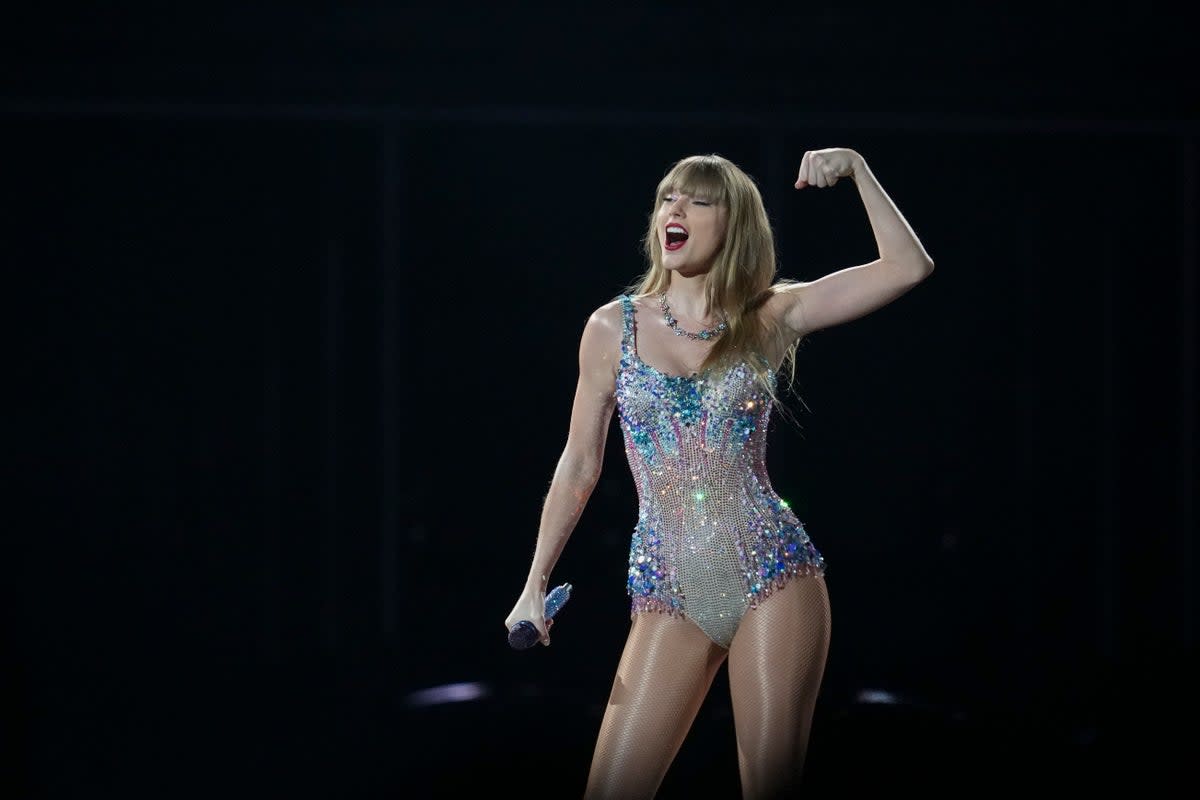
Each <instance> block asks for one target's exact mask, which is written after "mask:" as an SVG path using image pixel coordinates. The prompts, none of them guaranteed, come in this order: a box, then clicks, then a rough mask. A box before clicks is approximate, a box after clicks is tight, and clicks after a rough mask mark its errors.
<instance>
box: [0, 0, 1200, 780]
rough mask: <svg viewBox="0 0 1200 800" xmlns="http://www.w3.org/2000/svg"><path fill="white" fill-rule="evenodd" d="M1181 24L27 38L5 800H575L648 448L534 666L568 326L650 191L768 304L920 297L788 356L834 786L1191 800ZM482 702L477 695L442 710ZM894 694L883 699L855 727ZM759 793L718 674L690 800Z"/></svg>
mask: <svg viewBox="0 0 1200 800" xmlns="http://www.w3.org/2000/svg"><path fill="white" fill-rule="evenodd" d="M1166 8H1167V6H1166V5H1163V6H1161V7H1159V6H1158V5H1157V4H1152V3H1140V4H1137V5H1126V6H1121V7H1118V8H1116V9H1114V10H1112V11H1110V12H1106V13H1103V14H1101V13H1099V12H1097V11H1095V10H1094V9H1093V8H1091V7H1087V8H1086V9H1083V10H1081V9H1076V10H1072V11H1070V12H1068V11H1061V12H1056V11H1054V10H1053V9H1049V8H1044V7H1043V8H1033V7H1031V8H1028V9H1024V10H1022V9H1020V8H1017V7H1012V6H1008V7H1005V8H1003V9H1000V8H999V7H998V8H997V9H995V10H987V9H983V10H980V9H972V8H968V7H966V6H964V5H956V6H947V7H944V8H941V7H938V6H936V5H932V6H931V5H926V6H922V7H920V8H918V7H916V6H911V7H903V6H897V5H890V6H887V7H886V8H882V7H881V8H872V7H869V6H867V5H859V6H849V5H846V4H838V5H837V6H836V7H833V6H830V7H820V8H814V7H804V6H794V7H789V8H788V9H783V10H781V9H780V8H768V7H765V6H764V7H763V8H762V9H756V8H754V7H744V6H743V7H738V8H734V7H732V6H716V5H711V6H690V7H684V6H678V5H666V4H664V5H654V6H651V5H643V6H640V7H632V6H631V7H622V8H611V7H600V6H586V5H578V6H572V5H563V4H558V5H553V6H545V7H539V6H521V7H520V8H509V7H505V6H502V5H490V6H483V5H481V6H479V7H472V6H469V5H462V4H455V5H453V6H449V5H448V6H444V7H436V8H433V7H430V8H422V7H411V6H407V7H405V6H397V5H392V4H383V3H377V4H355V5H345V4H343V5H339V6H332V5H330V6H328V7H321V6H316V5H306V6H303V7H297V6H285V5H270V4H254V6H253V7H252V8H240V7H236V6H234V5H232V4H231V5H229V6H228V7H222V6H220V5H215V4H204V5H199V4H196V5H191V6H184V5H172V4H164V5H163V6H158V7H154V8H136V7H128V6H127V7H124V8H121V9H116V8H112V7H108V6H104V7H94V8H82V7H67V8H59V9H43V10H41V11H37V12H32V11H23V12H18V13H16V14H15V15H14V17H13V19H12V20H11V24H8V25H6V26H5V27H4V28H3V30H2V31H0V37H2V43H3V50H2V52H0V61H2V63H3V66H4V72H5V75H6V80H5V82H4V84H3V95H2V98H0V100H2V102H0V112H2V115H3V116H2V120H3V127H4V131H5V136H4V140H5V147H4V149H3V165H4V177H5V179H4V182H3V185H4V187H5V189H6V192H5V194H6V199H7V203H6V206H7V212H6V213H5V215H4V226H3V228H2V229H0V230H2V231H3V235H4V238H3V242H4V252H5V258H4V262H5V265H6V270H5V273H6V276H7V277H8V278H9V279H10V282H9V291H8V292H7V293H6V295H7V298H8V299H9V301H10V302H9V303H8V306H9V315H8V320H9V322H10V324H11V325H12V328H11V331H12V332H11V333H10V336H9V341H10V342H11V343H12V344H13V345H14V346H13V348H12V349H13V352H14V354H15V356H16V358H15V359H13V361H12V362H10V364H11V374H10V378H11V379H12V382H11V383H10V389H9V397H10V398H11V399H12V400H13V401H15V402H14V407H13V412H12V416H11V417H10V426H9V429H10V431H11V432H12V433H13V434H14V435H13V436H12V437H11V440H10V441H11V442H12V446H11V447H10V448H9V452H10V453H11V454H12V456H13V458H12V460H11V461H10V464H11V469H10V473H9V480H8V481H7V483H8V485H9V489H10V492H11V493H12V497H13V500H14V501H15V502H13V503H12V504H11V506H10V508H11V519H10V522H9V524H8V525H7V526H5V527H6V531H5V537H4V539H5V548H4V554H5V555H4V559H3V562H2V563H3V566H4V570H3V574H4V579H5V580H4V584H3V588H4V596H3V601H4V602H3V608H4V612H5V613H4V616H3V619H4V623H5V627H4V637H3V644H4V658H3V664H4V672H3V680H4V683H3V689H4V693H3V702H4V709H3V713H2V714H0V719H3V720H4V731H5V735H6V737H7V738H8V740H9V745H8V746H6V747H4V748H3V752H4V753H5V758H6V760H7V763H6V764H5V769H4V772H5V774H6V775H7V776H8V779H9V780H11V781H12V783H13V786H14V790H15V794H14V795H13V796H21V797H81V796H86V797H95V796H105V795H113V796H118V795H119V796H123V797H130V796H148V797H149V796H153V797H190V796H197V797H199V796H204V797H211V796H212V795H213V793H216V792H220V793H222V794H224V795H225V796H232V795H238V794H243V793H248V792H256V793H261V794H266V795H270V796H284V795H285V794H286V795H287V796H293V797H294V796H314V797H345V798H360V797H392V796H406V797H407V796H416V797H420V796H466V795H468V794H471V793H472V792H474V791H484V792H489V793H490V792H493V791H499V790H500V789H505V790H507V789H508V788H510V787H511V788H514V789H516V790H517V791H521V790H523V789H524V788H525V787H526V786H528V787H530V788H534V789H536V790H537V791H538V792H539V793H540V794H548V795H550V796H555V797H558V796H563V797H569V796H579V795H580V794H581V793H582V790H583V784H584V781H585V779H586V774H587V767H588V763H589V759H590V755H591V747H592V744H593V742H594V737H595V734H596V731H597V729H598V725H599V721H600V715H601V713H602V711H603V707H604V703H605V701H606V699H607V696H608V690H609V686H610V683H611V680H612V674H613V671H614V669H615V667H616V663H617V660H618V658H619V656H620V650H621V645H622V643H623V641H624V636H625V633H626V631H627V628H628V604H627V598H626V596H625V595H624V576H625V569H626V564H625V556H626V553H627V549H628V541H629V540H628V537H629V531H630V530H631V527H632V524H633V522H634V520H635V519H636V497H635V494H634V487H633V483H632V480H631V476H630V474H629V470H628V467H627V466H626V465H625V463H624V452H623V450H622V447H621V440H620V431H619V429H618V428H617V426H616V422H615V421H614V423H613V427H612V429H611V430H610V436H609V444H608V455H607V458H606V462H605V469H604V475H603V477H602V478H601V481H600V483H599V484H598V486H597V488H596V491H595V493H594V495H593V496H592V499H591V501H590V503H589V505H588V506H587V508H586V510H585V512H584V515H583V516H582V518H581V520H580V522H579V525H578V526H577V528H576V529H575V533H574V535H573V537H572V539H571V540H570V542H569V543H568V546H567V549H566V551H565V552H564V554H563V557H562V559H561V560H560V562H559V565H558V568H557V569H556V570H555V573H554V576H553V579H552V582H553V583H559V582H563V581H570V582H572V584H573V585H574V586H575V595H574V597H573V599H572V601H571V603H570V604H569V605H568V606H567V608H566V609H565V610H564V612H563V614H562V617H561V619H560V624H559V625H558V626H557V627H556V629H555V635H554V645H553V647H552V648H550V649H544V648H537V649H535V650H533V651H529V652H515V651H511V650H510V649H508V648H507V646H506V645H505V643H504V639H503V631H502V629H501V625H502V623H503V621H504V618H505V617H506V615H507V614H508V612H509V610H510V608H511V607H512V604H513V602H514V601H515V600H516V598H517V595H518V593H519V591H520V588H521V585H522V583H523V581H524V578H525V573H526V570H527V568H528V563H529V557H530V555H531V554H532V550H533V545H534V542H535V538H536V534H537V522H538V519H539V515H540V511H541V501H542V498H543V497H544V495H545V492H546V490H547V488H548V483H549V479H550V477H551V475H552V472H553V469H554V465H555V463H556V461H557V458H558V455H559V453H560V451H561V448H562V445H563V443H564V441H565V435H566V430H567V424H568V421H569V411H570V404H571V399H572V397H573V395H574V390H575V380H576V377H577V361H576V359H577V353H578V344H579V334H580V333H581V331H582V327H583V324H584V322H585V321H586V319H587V317H588V315H589V314H590V313H591V312H592V310H594V309H595V308H596V307H598V306H600V305H602V304H603V303H605V302H607V301H608V300H610V299H611V298H612V297H613V296H615V294H616V293H617V292H619V291H620V290H621V288H622V287H623V286H625V285H626V283H627V282H629V281H630V280H631V279H632V278H633V277H634V276H636V275H637V274H638V273H639V272H640V271H641V269H642V267H643V265H642V262H641V256H640V251H639V243H638V238H639V236H640V235H641V229H642V225H643V220H644V215H645V212H646V211H647V210H648V208H649V204H650V203H651V202H652V201H653V198H652V197H651V192H652V191H653V188H654V186H655V184H656V182H657V180H658V178H659V177H660V176H661V175H662V173H663V172H664V171H665V170H666V169H667V168H668V167H669V166H670V164H671V163H672V162H673V161H674V160H676V159H678V158H681V157H683V156H685V155H690V154H692V153H699V152H716V153H720V154H722V155H724V156H727V157H729V158H731V159H733V160H734V161H735V162H737V163H738V164H739V165H740V166H742V167H743V168H744V169H745V170H746V171H747V172H749V173H750V174H751V175H752V176H753V177H754V178H755V180H756V181H757V182H758V184H759V186H760V187H761V189H762V191H763V194H764V197H765V199H766V202H767V206H768V211H769V212H770V215H771V218H772V221H773V224H774V226H775V230H776V234H777V239H778V248H779V257H780V270H779V274H780V276H781V277H790V278H796V279H801V280H812V279H815V278H817V277H820V276H821V275H823V274H826V273H828V272H832V271H834V270H836V269H840V268H843V267H846V266H851V265H854V264H861V263H866V262H867V261H870V260H872V259H873V258H875V257H876V255H877V251H876V250H875V249H874V240H873V237H872V234H871V230H870V227H869V224H868V221H867V219H866V216H865V214H864V212H863V209H862V205H861V203H860V201H859V198H858V196H857V192H856V190H855V188H854V185H853V183H851V182H841V183H839V184H838V185H837V186H835V187H832V188H830V189H822V190H817V189H807V190H804V191H801V192H797V191H795V190H794V189H792V183H793V181H794V180H795V174H796V170H797V169H798V167H799V163H800V160H801V157H802V156H803V154H804V152H805V151H806V150H810V149H820V148H823V147H832V146H842V147H852V148H854V149H855V150H857V151H859V152H860V153H861V154H863V156H864V157H865V158H866V159H867V162H868V163H869V164H870V166H871V168H872V170H873V171H874V173H875V175H876V177H878V178H879V180H880V182H881V183H882V184H883V186H884V188H885V190H886V191H887V192H888V193H889V195H890V196H891V197H892V199H893V200H894V201H895V202H896V204H897V205H898V206H899V208H900V209H901V211H902V212H903V213H904V215H905V217H906V218H907V219H908V221H909V223H910V224H911V225H912V226H913V228H914V229H915V231H916V232H917V234H918V235H919V236H920V238H921V240H922V242H923V244H924V245H925V247H926V249H927V251H928V252H929V253H930V255H931V256H932V257H933V258H934V260H935V262H936V264H937V270H936V272H935V273H934V274H933V275H932V276H931V277H930V279H929V280H928V281H927V282H925V283H923V284H922V285H920V286H919V287H918V288H916V289H915V290H913V291H912V292H911V293H909V294H907V295H905V296H903V297H902V298H901V299H899V300H898V301H897V302H895V303H893V304H892V305H889V306H887V307H885V308H883V309H881V310H879V311H877V312H875V313H874V314H871V315H869V316H868V317H865V318H863V319H860V320H856V321H854V322H853V323H851V324H848V325H845V326H839V327H835V328H832V329H827V330H824V331H820V332H818V333H816V334H815V335H813V336H812V337H811V338H810V339H808V340H807V341H806V342H805V343H804V344H803V345H802V347H801V349H800V351H799V354H798V363H797V382H796V386H795V391H794V393H793V394H792V395H791V399H790V402H789V407H790V408H791V409H792V410H793V413H795V414H796V415H797V416H798V418H799V421H800V427H799V428H797V427H796V426H794V425H789V424H788V423H787V422H786V421H784V420H783V419H781V418H779V417H778V416H777V417H776V420H775V421H774V422H773V424H772V428H771V431H770V437H771V443H770V446H769V449H768V464H769V467H770V470H771V474H772V477H773V480H774V484H775V487H776V488H777V489H778V490H779V492H780V494H781V495H783V496H784V497H785V498H787V499H788V500H789V502H790V503H791V505H792V506H793V508H795V509H796V510H797V513H798V514H799V516H800V518H801V519H802V520H803V521H804V522H805V525H806V527H807V529H808V530H809V533H810V535H811V536H812V537H813V539H814V541H815V542H816V544H817V545H818V546H819V547H820V548H821V550H822V552H823V553H824V555H825V556H826V558H827V560H828V562H829V565H830V571H829V574H828V581H829V586H830V592H831V596H832V601H833V610H834V620H835V624H834V636H833V644H832V650H831V655H830V661H829V664H828V668H827V672H826V681H825V684H824V685H823V689H822V697H821V700H820V702H819V705H818V712H817V720H816V723H815V727H814V734H813V743H812V755H811V757H810V767H809V772H808V774H807V780H808V781H809V783H810V784H811V785H812V786H813V787H820V788H822V789H824V790H826V791H834V792H837V793H843V794H849V793H852V792H855V791H877V790H879V789H883V788H891V789H895V788H901V789H909V788H911V789H914V790H922V791H925V792H926V793H929V792H934V791H938V790H941V789H944V790H946V793H947V794H949V793H951V792H954V793H955V794H956V796H957V795H958V794H961V793H963V792H966V793H975V792H977V791H983V790H985V789H988V788H993V789H994V788H997V787H1000V786H1012V787H1016V786H1021V787H1030V786H1046V785H1050V784H1053V785H1062V786H1063V787H1073V788H1079V787H1097V788H1099V787H1104V786H1106V785H1108V784H1109V783H1110V782H1112V781H1114V780H1117V779H1125V778H1136V779H1137V780H1139V781H1141V782H1142V785H1143V786H1144V787H1146V786H1149V787H1152V786H1153V785H1154V784H1155V783H1161V784H1162V785H1167V784H1168V783H1170V782H1171V781H1173V780H1175V779H1177V778H1178V777H1179V776H1182V775H1183V774H1184V773H1183V770H1184V768H1185V766H1186V759H1185V756H1190V748H1189V747H1187V746H1186V744H1187V737H1186V736H1185V735H1176V734H1174V733H1168V732H1167V726H1168V725H1173V724H1176V722H1177V721H1179V722H1181V723H1182V724H1185V725H1186V720H1187V714H1188V713H1189V712H1190V711H1191V710H1192V704H1193V703H1194V700H1195V690H1194V688H1193V686H1192V680H1193V672H1194V670H1195V636H1196V622H1195V615H1196V601H1195V594H1194V589H1193V581H1194V574H1195V523H1196V510H1195V494H1196V478H1195V444H1196V369H1195V367H1196V300H1197V288H1196V260H1197V258H1196V252H1197V251H1196V220H1197V214H1196V178H1197V163H1196V145H1197V130H1198V125H1197V91H1196V82H1195V79H1194V78H1193V77H1192V75H1193V73H1194V71H1195V70H1196V67H1197V64H1196V61H1197V59H1196V56H1195V48H1194V45H1193V44H1192V41H1191V40H1192V33H1191V31H1190V28H1188V26H1186V25H1184V24H1183V20H1182V18H1181V17H1179V16H1177V15H1174V14H1172V13H1171V12H1168V11H1166V10H1165V9H1166ZM447 684H463V686H462V687H461V689H462V691H463V693H464V694H465V696H473V697H474V699H473V700H468V701H464V702H455V703H444V704H435V705H424V704H421V703H420V702H419V699H420V698H421V697H423V695H421V694H419V693H420V692H422V691H423V690H426V689H431V688H435V687H439V686H445V685H447ZM879 693H887V696H890V697H892V698H893V700H894V701H893V702H889V703H880V702H874V701H873V698H878V697H879V696H880V694H879ZM697 792H700V793H701V796H729V797H736V796H738V794H737V793H738V784H737V761H736V750H735V743H734V739H733V729H732V719H731V715H730V709H729V705H728V687H727V685H726V684H725V683H724V682H723V673H722V676H719V678H718V682H717V684H716V685H715V686H714V690H713V692H712V694H711V695H710V697H709V699H708V701H707V703H706V705H705V707H704V708H703V709H702V711H701V714H700V717H699V718H698V719H697V722H696V725H695V727H694V729H693V732H692V735H691V736H690V737H689V739H688V741H687V742H686V743H685V745H684V747H683V750H682V751H681V752H680V754H679V757H678V759H677V761H676V764H675V765H674V766H673V768H672V770H671V772H670V774H669V775H668V776H667V779H666V781H665V783H664V784H663V787H662V791H661V793H660V796H661V797H664V798H666V797H678V796H684V795H689V796H695V795H696V793H697Z"/></svg>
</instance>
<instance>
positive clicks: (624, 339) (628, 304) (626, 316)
mask: <svg viewBox="0 0 1200 800" xmlns="http://www.w3.org/2000/svg"><path fill="white" fill-rule="evenodd" d="M621 318H622V320H623V321H624V327H623V329H622V333H621V360H622V361H624V360H626V359H628V358H629V357H630V356H631V355H632V354H633V300H631V299H630V298H629V295H627V294H623V295H621Z"/></svg>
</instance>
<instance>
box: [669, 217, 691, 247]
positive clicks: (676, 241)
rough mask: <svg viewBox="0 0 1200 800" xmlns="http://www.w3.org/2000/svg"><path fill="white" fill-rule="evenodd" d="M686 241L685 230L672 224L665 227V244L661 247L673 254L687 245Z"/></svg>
mask: <svg viewBox="0 0 1200 800" xmlns="http://www.w3.org/2000/svg"><path fill="white" fill-rule="evenodd" d="M687 240H688V232H687V228H685V227H683V226H682V225H679V224H677V223H674V222H672V223H671V224H670V225H668V226H667V243H666V244H665V245H663V248H664V249H666V250H670V251H671V252H674V251H676V250H678V249H679V248H681V247H683V246H684V245H685V244H687Z"/></svg>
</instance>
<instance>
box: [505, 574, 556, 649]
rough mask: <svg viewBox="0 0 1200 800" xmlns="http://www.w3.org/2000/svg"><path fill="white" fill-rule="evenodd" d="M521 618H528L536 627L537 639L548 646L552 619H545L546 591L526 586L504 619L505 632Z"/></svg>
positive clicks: (552, 623)
mask: <svg viewBox="0 0 1200 800" xmlns="http://www.w3.org/2000/svg"><path fill="white" fill-rule="evenodd" d="M521 620H528V621H529V622H531V623H533V627H535V628H537V632H538V641H539V642H541V643H542V644H544V645H545V646H546V647H549V646H550V627H551V626H552V625H554V620H553V619H549V620H548V619H546V593H545V592H544V591H542V590H540V589H529V588H527V589H526V590H525V591H524V592H522V593H521V596H520V598H518V599H517V604H516V605H515V606H513V609H512V611H510V612H509V614H508V618H507V619H505V620H504V631H505V633H507V632H508V631H511V630H512V629H513V626H514V625H516V624H517V623H518V622H520V621H521Z"/></svg>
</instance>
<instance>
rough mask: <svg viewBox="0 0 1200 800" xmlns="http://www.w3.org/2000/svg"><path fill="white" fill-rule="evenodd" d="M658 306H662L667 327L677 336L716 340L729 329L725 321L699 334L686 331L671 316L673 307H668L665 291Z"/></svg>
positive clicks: (660, 296)
mask: <svg viewBox="0 0 1200 800" xmlns="http://www.w3.org/2000/svg"><path fill="white" fill-rule="evenodd" d="M658 304H659V305H660V306H662V310H663V319H665V320H666V321H667V325H668V326H670V328H671V330H673V331H675V335H676V336H686V337H688V338H689V339H715V338H716V337H718V336H720V335H721V333H722V332H723V331H724V330H725V328H726V327H727V326H726V325H725V321H724V320H722V321H721V324H720V325H718V326H717V327H715V328H705V329H704V330H702V331H700V332H699V333H692V332H691V331H685V330H684V329H683V328H681V327H679V323H678V322H676V321H675V318H674V317H672V316H671V307H670V306H668V305H667V292H666V290H665V289H664V290H663V292H662V294H660V295H659V296H658Z"/></svg>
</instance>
